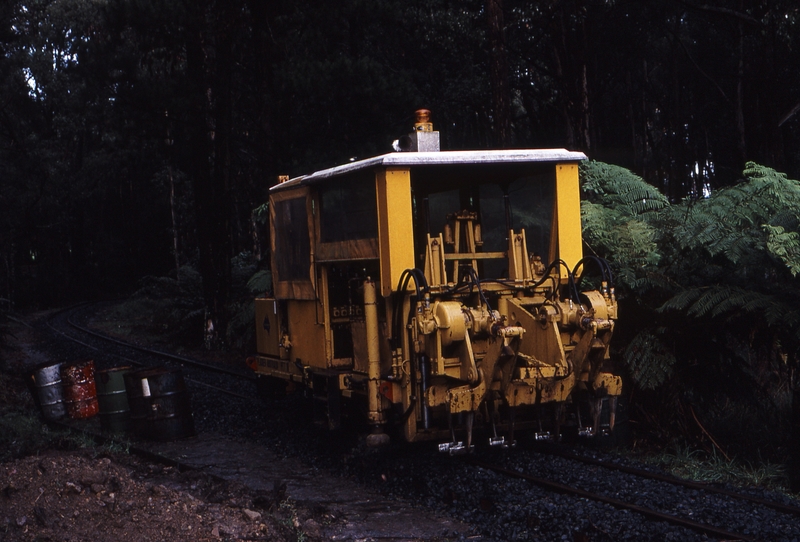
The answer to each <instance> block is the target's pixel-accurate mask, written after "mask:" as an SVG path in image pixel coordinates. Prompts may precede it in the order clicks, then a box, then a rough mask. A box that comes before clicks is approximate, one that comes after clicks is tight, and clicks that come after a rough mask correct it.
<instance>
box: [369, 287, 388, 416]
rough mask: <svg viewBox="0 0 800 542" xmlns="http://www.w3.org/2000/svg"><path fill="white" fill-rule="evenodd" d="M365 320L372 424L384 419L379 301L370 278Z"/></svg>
mask: <svg viewBox="0 0 800 542" xmlns="http://www.w3.org/2000/svg"><path fill="white" fill-rule="evenodd" d="M364 320H365V322H366V326H367V358H368V360H369V371H368V375H369V380H368V382H367V394H368V399H367V403H368V408H369V413H368V419H369V422H370V423H372V424H379V423H382V422H383V421H384V418H383V412H381V399H380V395H379V392H378V387H379V386H380V378H381V355H380V345H379V340H380V338H379V336H378V303H377V300H376V296H375V282H374V281H373V280H371V279H369V278H367V280H365V281H364Z"/></svg>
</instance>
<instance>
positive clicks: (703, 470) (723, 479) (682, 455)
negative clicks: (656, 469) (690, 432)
mask: <svg viewBox="0 0 800 542" xmlns="http://www.w3.org/2000/svg"><path fill="white" fill-rule="evenodd" d="M649 461H650V462H652V463H655V464H656V465H658V466H660V467H661V468H663V469H664V470H666V471H667V472H669V473H671V474H673V475H675V476H677V477H679V478H685V479H688V480H695V481H701V482H710V483H719V484H733V485H738V486H762V487H767V488H771V489H779V490H784V491H785V490H786V489H787V484H786V472H785V469H784V468H783V467H782V466H781V465H779V464H776V463H771V462H769V461H767V462H759V464H758V465H755V466H754V465H752V464H750V463H748V462H742V461H735V460H728V459H725V458H724V457H722V456H721V455H719V454H717V453H716V452H714V453H712V454H711V455H710V456H709V455H707V454H704V453H702V452H700V451H698V450H696V449H692V448H690V447H689V446H686V445H677V446H675V447H674V448H673V449H672V450H668V451H664V452H663V453H661V454H659V455H656V456H653V457H651V458H649Z"/></svg>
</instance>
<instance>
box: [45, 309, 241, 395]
mask: <svg viewBox="0 0 800 542" xmlns="http://www.w3.org/2000/svg"><path fill="white" fill-rule="evenodd" d="M90 309H91V306H90V305H88V304H81V305H79V306H76V307H71V308H69V309H65V310H64V311H61V312H59V313H57V314H56V315H54V316H53V317H52V318H51V319H49V320H48V321H47V322H46V324H47V327H48V328H49V329H50V330H51V331H53V332H54V333H56V334H58V335H60V336H61V337H62V338H64V339H66V340H68V341H71V342H73V343H75V344H79V345H81V346H83V347H85V348H88V349H90V350H92V351H93V352H98V353H101V352H102V353H103V354H104V355H105V356H110V357H113V358H114V359H117V360H119V361H121V362H123V363H125V364H127V365H130V366H133V367H137V368H144V367H149V366H155V365H157V364H159V363H161V364H165V365H167V366H172V367H175V366H178V367H181V368H191V369H194V370H195V371H198V370H199V371H202V372H206V373H212V374H221V375H225V376H226V377H227V378H228V381H229V385H230V384H233V385H234V386H237V383H238V382H245V383H248V384H252V383H254V382H255V381H256V377H255V375H253V374H252V373H251V372H249V371H246V370H244V369H242V370H235V369H232V368H228V367H225V366H221V365H212V364H209V363H204V362H201V361H198V360H194V359H191V358H187V357H185V356H179V355H176V354H173V353H170V352H164V351H163V350H158V349H155V348H149V347H145V346H141V345H137V344H133V343H130V342H127V341H122V340H120V339H117V338H115V337H111V336H109V335H107V334H105V333H101V332H98V331H96V330H93V329H91V328H89V327H87V326H85V325H82V324H80V323H78V321H77V319H78V317H80V316H82V312H83V311H85V310H90ZM62 319H63V322H61V323H62V325H57V324H56V323H57V322H58V321H59V320H62ZM63 324H66V326H64V325H63ZM64 327H69V328H71V329H72V330H75V331H78V332H79V333H82V334H84V335H86V336H88V337H89V338H91V339H96V340H99V341H101V344H103V345H108V344H112V345H116V346H118V347H120V348H122V349H127V350H133V351H137V352H140V353H143V354H145V355H146V356H148V357H149V358H150V361H142V359H133V358H131V357H130V356H129V355H126V354H123V353H121V351H119V350H118V351H111V350H109V349H108V348H107V347H105V348H101V347H100V346H98V345H97V344H90V343H89V342H87V340H88V339H87V338H86V337H77V336H75V335H71V334H69V333H67V332H65V331H64ZM193 374H197V373H196V372H195V373H193ZM186 381H187V382H190V383H192V384H195V385H197V386H201V387H205V388H208V389H212V390H215V391H218V392H220V393H224V394H226V395H230V396H233V397H239V398H241V399H245V400H248V401H253V400H254V398H255V397H256V396H257V394H255V393H250V394H249V395H245V394H242V393H239V392H238V391H234V390H233V389H230V388H229V387H228V388H226V387H224V386H219V385H215V384H211V383H209V382H207V381H204V380H203V379H202V378H198V377H192V376H191V375H189V376H187V377H186Z"/></svg>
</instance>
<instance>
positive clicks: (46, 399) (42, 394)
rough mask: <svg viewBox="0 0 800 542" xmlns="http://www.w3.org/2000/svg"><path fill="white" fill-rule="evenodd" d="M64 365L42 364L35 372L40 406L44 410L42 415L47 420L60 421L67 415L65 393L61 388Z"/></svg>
mask: <svg viewBox="0 0 800 542" xmlns="http://www.w3.org/2000/svg"><path fill="white" fill-rule="evenodd" d="M62 365H63V364H62V363H47V364H42V365H39V366H38V367H37V368H36V369H34V371H33V381H34V384H35V385H36V395H37V397H38V400H39V406H40V408H41V409H42V415H43V416H44V417H45V419H47V420H58V419H59V418H63V417H64V416H66V415H67V409H66V406H65V405H64V393H63V390H62V388H61V366H62Z"/></svg>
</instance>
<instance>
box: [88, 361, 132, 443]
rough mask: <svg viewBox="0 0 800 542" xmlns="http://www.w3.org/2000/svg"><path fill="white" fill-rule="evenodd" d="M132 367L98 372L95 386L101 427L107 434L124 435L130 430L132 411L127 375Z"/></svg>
mask: <svg viewBox="0 0 800 542" xmlns="http://www.w3.org/2000/svg"><path fill="white" fill-rule="evenodd" d="M130 370H131V368H130V367H114V368H112V369H104V370H102V371H97V375H96V376H95V386H96V388H97V403H98V405H99V407H100V427H101V428H102V429H103V431H105V432H106V433H124V432H125V431H127V430H128V429H130V424H131V411H130V407H129V405H128V394H127V393H126V392H125V375H126V374H127V373H129V372H130Z"/></svg>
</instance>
